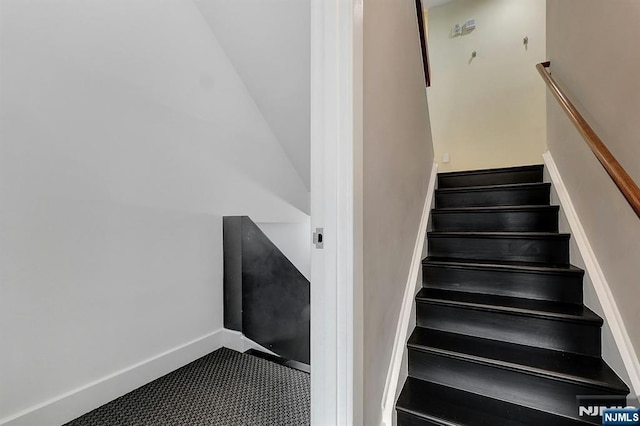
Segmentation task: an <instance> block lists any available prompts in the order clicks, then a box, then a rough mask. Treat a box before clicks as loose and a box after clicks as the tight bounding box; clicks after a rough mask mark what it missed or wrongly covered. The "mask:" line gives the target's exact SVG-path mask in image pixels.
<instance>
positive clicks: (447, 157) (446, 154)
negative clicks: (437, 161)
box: [442, 152, 449, 163]
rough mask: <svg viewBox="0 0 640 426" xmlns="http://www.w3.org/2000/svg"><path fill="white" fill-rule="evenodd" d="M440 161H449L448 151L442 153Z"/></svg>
mask: <svg viewBox="0 0 640 426" xmlns="http://www.w3.org/2000/svg"><path fill="white" fill-rule="evenodd" d="M442 162H443V163H448V162H449V153H448V152H445V153H444V154H442Z"/></svg>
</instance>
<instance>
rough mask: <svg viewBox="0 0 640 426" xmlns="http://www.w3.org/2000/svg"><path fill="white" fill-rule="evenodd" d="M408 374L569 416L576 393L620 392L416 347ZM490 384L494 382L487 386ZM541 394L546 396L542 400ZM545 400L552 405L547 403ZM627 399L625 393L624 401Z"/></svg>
mask: <svg viewBox="0 0 640 426" xmlns="http://www.w3.org/2000/svg"><path fill="white" fill-rule="evenodd" d="M409 375H410V376H411V377H415V378H418V379H421V380H427V381H430V382H433V383H438V384H442V385H446V386H450V387H453V388H456V389H460V390H464V391H467V392H473V393H478V394H481V395H484V396H488V397H492V398H496V399H499V400H501V401H507V402H511V403H514V404H520V405H524V406H526V407H530V408H536V409H540V410H542V411H546V412H552V413H554V414H560V415H568V416H574V415H576V414H577V410H578V408H577V405H576V395H607V396H611V395H618V393H617V392H613V391H607V390H603V389H600V388H595V387H592V386H584V385H578V384H572V383H567V382H563V381H559V380H554V379H552V378H549V377H540V376H534V375H529V374H523V373H521V372H515V371H510V370H507V369H503V368H497V367H493V366H488V365H484V364H479V363H476V362H470V361H467V360H462V359H456V358H452V357H448V356H443V355H439V354H433V353H426V352H422V351H418V350H414V349H410V350H409ZM488 383H490V384H491V385H490V386H487V384H488ZM539 396H544V398H543V399H540V398H539ZM545 400H546V401H547V404H550V405H546V406H545V403H544V401H545ZM624 400H625V398H624V396H622V397H621V401H624ZM549 401H550V403H549ZM621 401H617V400H616V401H614V402H615V403H618V402H621Z"/></svg>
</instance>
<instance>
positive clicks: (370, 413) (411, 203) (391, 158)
mask: <svg viewBox="0 0 640 426" xmlns="http://www.w3.org/2000/svg"><path fill="white" fill-rule="evenodd" d="M416 16H417V15H416V8H415V3H414V2H411V1H404V2H389V1H386V0H371V1H366V2H364V30H363V31H364V34H363V37H364V39H363V43H364V58H363V78H364V83H363V84H364V86H363V94H364V95H363V96H364V110H363V114H364V115H363V126H364V147H363V247H364V249H363V250H364V252H363V269H364V272H363V306H364V320H363V326H364V331H363V339H364V343H363V345H364V346H363V347H364V349H363V353H362V355H363V377H364V386H363V389H364V397H363V401H364V422H363V424H365V425H379V424H380V421H381V417H382V410H381V408H382V398H383V391H384V388H385V379H386V375H387V370H388V368H389V363H390V360H391V354H392V349H393V346H394V339H395V336H396V327H397V324H398V321H399V317H400V312H401V307H402V300H403V295H404V290H405V287H406V285H407V280H408V279H409V275H410V270H411V263H412V258H413V255H414V253H413V251H414V248H415V244H416V238H418V234H419V227H420V220H421V216H422V212H423V206H424V203H425V198H426V194H427V186H428V183H429V176H430V174H431V169H432V166H433V147H432V143H431V129H430V127H429V109H428V107H427V97H426V92H425V80H424V73H423V67H422V56H421V51H420V40H419V36H418V34H419V33H418V23H417V19H416Z"/></svg>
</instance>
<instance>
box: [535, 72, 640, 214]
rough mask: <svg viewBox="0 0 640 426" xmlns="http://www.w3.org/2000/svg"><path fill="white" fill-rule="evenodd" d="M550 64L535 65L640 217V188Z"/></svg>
mask: <svg viewBox="0 0 640 426" xmlns="http://www.w3.org/2000/svg"><path fill="white" fill-rule="evenodd" d="M550 65H551V62H542V63H540V64H538V65H536V68H537V69H538V72H539V73H540V75H541V76H542V79H543V80H544V81H545V83H547V86H549V89H550V90H551V93H553V95H554V96H555V97H556V99H557V100H558V102H560V105H561V106H562V109H564V112H566V113H567V115H568V116H569V118H570V119H571V122H572V123H573V125H574V126H576V128H577V129H578V131H579V132H580V134H581V135H582V136H583V137H584V139H585V141H586V142H587V145H589V148H591V151H593V153H594V154H595V156H596V158H597V159H598V161H600V163H601V164H602V166H603V167H604V169H605V170H606V171H607V173H608V174H609V176H611V179H613V182H614V183H615V184H616V186H617V187H618V189H619V190H620V192H622V195H624V198H626V199H627V201H628V202H629V204H630V205H631V208H632V209H633V211H635V212H636V214H637V215H638V217H640V188H638V185H637V184H636V183H635V182H634V181H633V179H632V178H631V176H629V174H628V173H627V172H626V170H625V169H624V168H623V167H622V165H620V163H619V162H618V160H616V157H614V156H613V154H612V153H611V151H609V150H608V149H607V147H606V146H605V144H604V142H602V139H600V137H598V135H597V134H596V132H595V131H594V130H593V129H592V128H591V126H589V123H587V121H586V120H585V119H584V117H583V116H582V114H580V112H579V111H578V109H577V108H576V107H575V106H574V105H573V103H571V101H570V100H569V98H568V97H567V95H566V94H565V93H564V92H563V91H562V89H561V88H560V87H559V86H558V83H556V81H555V80H554V79H553V77H551V74H550V73H549V72H547V68H549V66H550Z"/></svg>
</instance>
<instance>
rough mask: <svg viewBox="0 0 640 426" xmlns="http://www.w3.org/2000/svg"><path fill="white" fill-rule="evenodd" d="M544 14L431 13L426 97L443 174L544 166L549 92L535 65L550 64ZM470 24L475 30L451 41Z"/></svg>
mask: <svg viewBox="0 0 640 426" xmlns="http://www.w3.org/2000/svg"><path fill="white" fill-rule="evenodd" d="M545 8H546V7H545V1H544V0H515V1H514V0H453V1H451V2H449V3H446V4H444V5H441V6H437V7H433V8H430V9H429V23H428V28H429V37H428V38H429V61H430V64H431V87H430V88H429V89H428V90H427V92H428V96H429V111H430V114H431V126H432V129H433V143H434V150H435V158H436V161H437V162H438V170H439V171H441V172H443V171H451V170H470V169H482V168H491V167H504V166H514V165H523V164H540V163H541V161H542V158H541V155H542V153H543V152H544V150H545V147H546V144H545V141H546V134H545V126H546V123H545V88H544V84H543V83H542V82H541V81H540V77H539V76H538V74H537V72H536V69H535V64H536V63H539V62H543V61H545V60H546V49H545ZM470 18H475V20H476V29H475V30H474V31H472V32H470V33H467V34H465V35H462V36H457V37H452V35H451V32H452V29H453V26H454V25H455V24H456V23H457V24H461V25H462V24H464V22H465V21H466V20H467V19H470ZM525 36H528V37H529V45H528V48H525V46H524V44H523V38H524V37H525ZM474 50H475V51H476V52H477V57H476V58H473V59H472V58H471V53H472V52H473V51H474ZM445 153H448V154H449V156H450V160H451V161H450V162H448V163H444V162H443V161H442V156H443V154H445Z"/></svg>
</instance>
